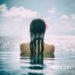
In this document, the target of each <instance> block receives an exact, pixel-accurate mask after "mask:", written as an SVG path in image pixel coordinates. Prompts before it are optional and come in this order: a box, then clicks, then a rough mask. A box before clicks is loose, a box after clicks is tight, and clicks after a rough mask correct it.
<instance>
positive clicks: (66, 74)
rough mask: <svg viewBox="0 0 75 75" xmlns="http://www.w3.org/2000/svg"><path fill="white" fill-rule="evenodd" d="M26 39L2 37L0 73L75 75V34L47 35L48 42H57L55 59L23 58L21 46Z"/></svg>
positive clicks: (0, 42)
mask: <svg viewBox="0 0 75 75" xmlns="http://www.w3.org/2000/svg"><path fill="white" fill-rule="evenodd" d="M24 40H25V38H18V37H17V38H12V37H0V75H75V36H70V37H65V36H64V37H47V39H46V40H45V41H46V42H47V43H49V44H55V58H53V59H52V58H44V57H41V58H42V59H39V60H38V57H35V58H31V56H30V57H28V58H27V57H25V58H21V57H20V48H19V47H20V44H21V43H22V42H24ZM49 41H50V42H49ZM33 60H34V61H33Z"/></svg>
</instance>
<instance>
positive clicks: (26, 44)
mask: <svg viewBox="0 0 75 75" xmlns="http://www.w3.org/2000/svg"><path fill="white" fill-rule="evenodd" d="M27 47H29V43H21V44H20V50H21V51H22V50H25V48H27Z"/></svg>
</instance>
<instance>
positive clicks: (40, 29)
mask: <svg viewBox="0 0 75 75" xmlns="http://www.w3.org/2000/svg"><path fill="white" fill-rule="evenodd" d="M45 30H46V25H45V22H44V21H43V20H42V19H34V20H32V22H31V24H30V33H32V34H34V35H36V34H42V33H43V34H44V33H45Z"/></svg>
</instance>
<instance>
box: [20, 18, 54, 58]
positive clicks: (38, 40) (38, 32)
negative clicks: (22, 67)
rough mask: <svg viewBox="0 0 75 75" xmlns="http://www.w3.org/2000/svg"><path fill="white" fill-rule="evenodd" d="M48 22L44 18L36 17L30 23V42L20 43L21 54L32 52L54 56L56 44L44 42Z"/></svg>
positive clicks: (23, 55)
mask: <svg viewBox="0 0 75 75" xmlns="http://www.w3.org/2000/svg"><path fill="white" fill-rule="evenodd" d="M45 30H46V24H45V22H44V21H43V20H42V19H34V20H33V21H32V22H31V24H30V37H31V42H30V43H22V44H21V45H20V50H21V56H22V57H25V56H26V55H30V54H36V55H37V54H38V55H40V54H44V56H45V57H54V50H55V47H54V45H48V44H46V43H44V34H45Z"/></svg>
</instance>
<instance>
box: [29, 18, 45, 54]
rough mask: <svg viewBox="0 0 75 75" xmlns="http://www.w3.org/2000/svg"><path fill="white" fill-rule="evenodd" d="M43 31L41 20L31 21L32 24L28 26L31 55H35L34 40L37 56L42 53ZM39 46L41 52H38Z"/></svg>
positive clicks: (43, 26) (43, 24)
mask: <svg viewBox="0 0 75 75" xmlns="http://www.w3.org/2000/svg"><path fill="white" fill-rule="evenodd" d="M45 30H46V25H45V22H44V20H42V19H33V20H32V22H31V24H30V38H31V42H30V50H31V54H36V40H38V54H40V53H43V50H44V34H45ZM40 44H41V45H40ZM40 46H41V50H40ZM40 51H41V52H40Z"/></svg>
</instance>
